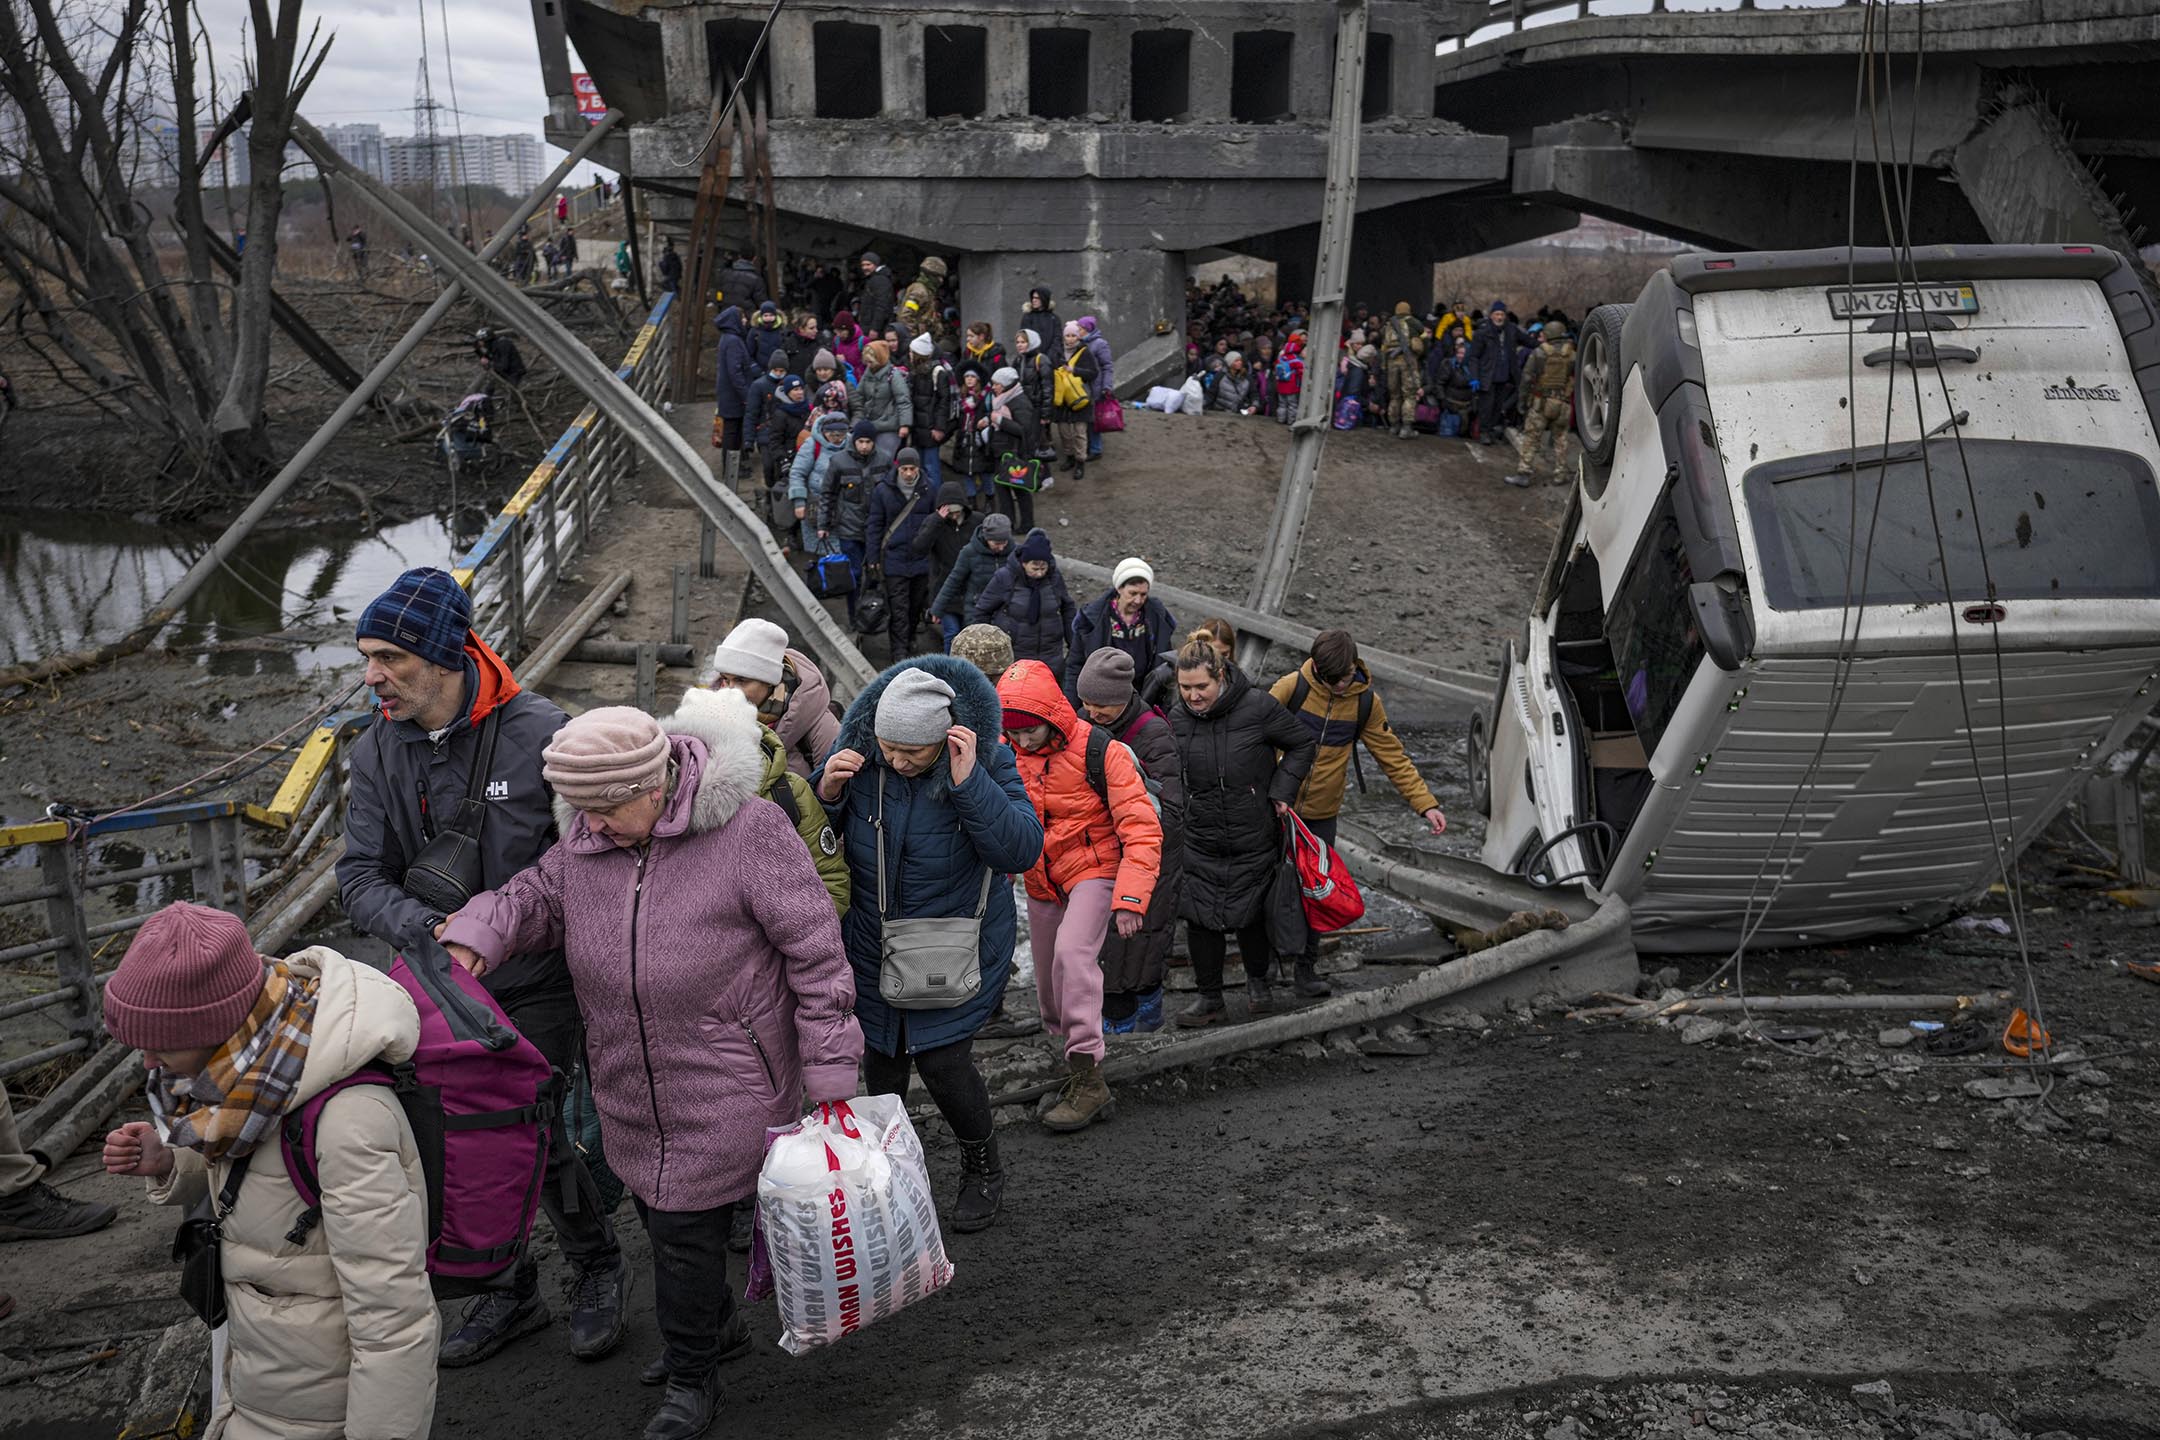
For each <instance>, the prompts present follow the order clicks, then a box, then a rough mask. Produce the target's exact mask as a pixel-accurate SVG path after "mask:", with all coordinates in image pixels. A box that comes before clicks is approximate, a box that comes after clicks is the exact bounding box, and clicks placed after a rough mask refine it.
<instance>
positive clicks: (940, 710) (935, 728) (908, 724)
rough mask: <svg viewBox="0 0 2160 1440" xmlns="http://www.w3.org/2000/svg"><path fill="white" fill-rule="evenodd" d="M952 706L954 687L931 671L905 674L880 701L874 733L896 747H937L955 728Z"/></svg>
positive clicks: (907, 671)
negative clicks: (947, 733) (946, 733)
mask: <svg viewBox="0 0 2160 1440" xmlns="http://www.w3.org/2000/svg"><path fill="white" fill-rule="evenodd" d="M952 702H953V688H952V686H950V685H948V684H946V683H945V682H944V681H943V680H940V679H938V677H937V676H935V675H933V674H931V673H930V672H929V671H928V670H924V669H920V668H914V669H908V670H903V671H901V672H900V673H899V674H898V675H895V676H893V678H892V680H891V681H890V682H889V683H887V685H886V686H885V693H884V694H883V695H880V696H879V697H878V704H877V718H876V719H875V720H874V721H873V722H872V724H871V729H872V730H873V731H874V732H875V733H876V735H877V738H878V739H880V740H889V741H891V742H892V743H893V744H895V745H935V744H937V743H939V742H940V741H942V740H943V739H944V738H945V732H946V731H947V730H949V729H951V728H952V723H953V713H952Z"/></svg>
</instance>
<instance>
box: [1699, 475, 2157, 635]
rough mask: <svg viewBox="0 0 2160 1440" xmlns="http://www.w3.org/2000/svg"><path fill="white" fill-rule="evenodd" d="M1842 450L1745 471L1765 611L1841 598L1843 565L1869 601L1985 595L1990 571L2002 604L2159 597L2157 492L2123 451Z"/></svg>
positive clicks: (1859, 598)
mask: <svg viewBox="0 0 2160 1440" xmlns="http://www.w3.org/2000/svg"><path fill="white" fill-rule="evenodd" d="M1851 459H1852V457H1851V456H1850V454H1849V453H1848V452H1846V451H1842V450H1841V451H1835V452H1832V453H1829V454H1822V455H1807V456H1801V457H1799V458H1797V459H1790V460H1776V461H1772V462H1770V463H1768V464H1765V465H1758V466H1756V467H1755V468H1754V469H1752V470H1750V471H1748V472H1747V475H1746V476H1745V478H1744V479H1743V480H1742V481H1741V489H1742V492H1743V493H1744V494H1745V496H1746V499H1747V505H1748V513H1749V516H1750V518H1751V521H1752V523H1753V525H1754V527H1755V542H1756V548H1757V550H1758V551H1760V553H1761V559H1762V567H1763V580H1764V584H1765V588H1766V589H1767V590H1768V591H1769V595H1768V597H1767V598H1768V600H1769V604H1770V607H1771V608H1772V609H1775V610H1813V609H1821V608H1826V607H1835V606H1838V605H1841V604H1843V603H1844V601H1845V599H1846V594H1847V585H1848V565H1849V566H1850V587H1851V595H1852V599H1853V600H1854V601H1855V602H1865V603H1867V604H1870V605H1885V604H1893V605H1894V604H1899V603H1906V604H1912V603H1919V602H1925V601H1939V600H1941V599H1942V598H1943V595H1944V591H1945V589H1946V588H1947V589H1948V592H1949V594H1950V597H1951V598H1952V599H1953V600H1978V599H1985V598H1986V597H1987V593H1988V590H1987V579H1988V577H1989V576H1992V577H1993V579H1994V582H1995V593H1996V595H1997V596H1998V597H2000V598H2002V599H2005V600H2033V599H2061V600H2098V599H2119V598H2131V597H2144V596H2160V491H2156V490H2155V486H2154V479H2153V471H2152V467H2151V466H2150V465H2148V464H2146V463H2145V461H2144V460H2143V459H2141V458H2139V457H2138V456H2136V455H2133V454H2131V453H2129V452H2128V451H2124V450H2103V449H2099V448H2097V447H2093V446H2085V445H2050V444H2041V443H2037V442H2030V441H2021V440H1967V441H1965V442H1964V445H1963V454H1962V457H1961V455H1960V447H1959V445H1958V443H1957V441H1956V439H1955V438H1954V437H1950V436H1944V437H1941V438H1939V439H1936V440H1931V441H1929V442H1928V443H1927V446H1926V452H1925V454H1924V455H1923V454H1922V449H1921V446H1920V445H1918V444H1913V443H1908V444H1905V445H1893V446H1891V447H1890V448H1889V449H1888V450H1887V451H1884V450H1882V449H1880V448H1877V449H1874V450H1863V451H1861V452H1860V456H1859V466H1858V469H1857V470H1856V469H1855V468H1854V467H1853V465H1852V464H1851ZM1968 473H1969V474H1970V477H1971V484H1970V486H1969V487H1968V485H1967V475H1968ZM1931 480H1932V489H1933V508H1932V514H1931V512H1930V504H1929V499H1930V482H1931ZM1976 514H1977V516H1978V521H1977V523H1976V522H1975V519H1974V517H1975V515H1976ZM1871 527H1872V536H1873V538H1872V541H1871V540H1870V529H1871ZM1938 527H1939V528H1940V532H1941V542H1940V545H1939V546H1938V543H1937V538H1936V537H1937V530H1938ZM1983 550H1984V553H1985V556H1986V567H1985V569H1984V570H1983V567H1982V564H1981V559H1982V554H1983ZM1946 560H1947V562H1948V567H1949V573H1948V582H1949V583H1948V586H1947V587H1946V586H1945V584H1944V579H1945V576H1944V564H1945V561H1946Z"/></svg>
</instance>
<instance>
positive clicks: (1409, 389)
mask: <svg viewBox="0 0 2160 1440" xmlns="http://www.w3.org/2000/svg"><path fill="white" fill-rule="evenodd" d="M1185 313H1186V316H1187V321H1186V327H1185V335H1186V340H1185V366H1186V373H1187V375H1188V376H1189V377H1190V378H1192V379H1196V380H1198V382H1199V386H1200V394H1201V396H1202V403H1203V404H1204V405H1205V407H1206V408H1207V409H1208V410H1210V411H1218V412H1221V413H1225V414H1231V415H1256V416H1262V417H1265V418H1267V419H1271V420H1276V421H1280V422H1281V423H1283V424H1286V425H1287V424H1288V423H1290V421H1291V420H1292V419H1294V418H1295V417H1296V415H1297V412H1298V408H1299V405H1300V403H1301V401H1302V399H1303V396H1304V393H1305V392H1306V391H1307V390H1309V389H1313V388H1316V387H1318V386H1320V385H1322V384H1323V383H1328V382H1327V381H1326V377H1329V376H1332V382H1331V384H1330V388H1329V389H1328V390H1327V391H1326V397H1327V403H1326V408H1325V410H1324V412H1323V413H1324V414H1325V416H1326V418H1327V422H1328V423H1329V424H1331V425H1333V426H1334V427H1335V428H1336V429H1338V430H1355V429H1359V428H1361V427H1366V426H1371V427H1376V428H1381V429H1385V430H1387V431H1388V432H1389V433H1391V434H1393V435H1395V436H1398V437H1400V438H1402V439H1406V440H1407V439H1409V438H1411V437H1412V436H1414V435H1417V434H1421V433H1422V434H1428V435H1438V436H1441V437H1445V438H1457V439H1461V440H1463V441H1465V442H1466V443H1469V444H1477V445H1499V444H1503V443H1505V442H1506V439H1507V434H1508V432H1509V431H1510V430H1514V431H1517V432H1518V439H1517V441H1516V449H1517V468H1516V470H1515V472H1514V473H1512V474H1510V475H1509V476H1507V481H1508V483H1509V484H1511V485H1517V486H1525V485H1529V484H1532V483H1534V482H1535V479H1536V476H1537V474H1538V472H1539V470H1541V469H1544V468H1547V466H1548V464H1549V466H1550V469H1551V472H1552V478H1553V481H1554V483H1556V484H1557V483H1560V481H1561V479H1562V476H1561V453H1562V451H1563V450H1564V449H1565V439H1566V434H1567V423H1568V421H1569V419H1570V417H1571V416H1572V414H1573V407H1574V401H1575V345H1574V340H1573V338H1572V336H1573V321H1571V320H1570V319H1569V317H1568V316H1567V314H1566V312H1564V311H1560V310H1555V309H1553V308H1551V307H1549V306H1548V307H1541V308H1540V309H1539V310H1538V311H1537V313H1536V315H1535V316H1534V317H1533V318H1532V319H1530V320H1528V321H1525V320H1523V319H1522V318H1521V317H1520V316H1519V315H1517V314H1516V313H1515V311H1513V310H1512V309H1510V308H1509V306H1508V304H1507V302H1506V301H1505V300H1495V301H1493V302H1492V303H1491V304H1490V305H1488V306H1486V307H1485V309H1484V310H1483V311H1482V312H1480V311H1478V310H1476V309H1475V307H1473V306H1472V305H1471V304H1470V303H1469V302H1468V301H1467V300H1461V299H1457V300H1454V301H1451V302H1449V303H1448V304H1445V305H1435V306H1433V307H1432V308H1431V309H1429V310H1427V311H1426V312H1425V313H1424V314H1423V315H1418V314H1416V313H1415V310H1414V307H1413V306H1412V305H1411V304H1410V302H1409V301H1407V300H1398V301H1396V302H1395V304H1394V305H1393V307H1392V308H1391V309H1388V310H1385V311H1380V310H1374V309H1373V308H1371V307H1370V306H1367V305H1353V306H1351V307H1350V309H1349V312H1348V314H1347V315H1346V316H1345V319H1344V324H1343V333H1342V339H1341V340H1340V342H1339V343H1338V346H1337V351H1336V354H1335V356H1334V357H1333V359H1332V361H1331V362H1327V361H1323V360H1322V359H1321V357H1317V356H1314V355H1311V354H1309V353H1308V347H1307V339H1308V332H1307V324H1308V319H1309V313H1310V312H1309V307H1306V306H1304V305H1300V304H1298V303H1296V302H1288V303H1285V304H1281V305H1277V306H1273V307H1268V308H1262V307H1260V306H1258V305H1255V304H1253V303H1252V302H1251V301H1249V300H1247V298H1246V296H1245V294H1244V292H1243V291H1242V290H1241V289H1239V288H1238V286H1237V285H1236V284H1235V283H1233V282H1232V281H1231V280H1229V279H1228V278H1224V279H1223V280H1220V281H1218V282H1217V283H1216V284H1215V285H1214V286H1213V287H1211V288H1208V289H1202V288H1201V287H1199V286H1197V285H1194V286H1190V287H1188V288H1187V291H1186V296H1185Z"/></svg>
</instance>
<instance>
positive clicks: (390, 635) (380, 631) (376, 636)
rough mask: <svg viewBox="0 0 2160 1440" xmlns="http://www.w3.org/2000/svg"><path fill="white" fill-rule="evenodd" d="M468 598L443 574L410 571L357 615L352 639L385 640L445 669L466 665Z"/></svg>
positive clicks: (458, 586)
mask: <svg viewBox="0 0 2160 1440" xmlns="http://www.w3.org/2000/svg"><path fill="white" fill-rule="evenodd" d="M471 633H472V598H471V597H470V596H468V595H467V594H466V593H465V590H464V587H462V586H460V585H459V584H458V583H457V581H456V580H454V579H452V578H451V576H450V573H449V572H448V571H447V570H432V569H421V570H408V571H406V572H405V573H404V574H402V575H400V576H398V578H397V579H396V580H393V581H392V582H391V583H390V588H389V589H387V590H385V591H383V593H382V594H380V595H378V596H376V597H375V598H374V599H373V600H370V601H369V602H368V607H367V609H365V610H363V611H361V612H360V624H359V625H358V626H357V627H356V629H355V632H354V635H353V638H354V639H356V640H387V641H389V642H390V643H391V644H392V645H395V646H397V647H398V648H399V649H401V650H406V651H410V652H411V653H412V654H414V655H417V656H419V657H420V658H421V659H422V660H425V661H427V662H428V663H429V664H430V665H440V666H441V667H442V668H443V669H445V670H461V669H463V668H464V666H465V637H466V636H468V635H470V634H471Z"/></svg>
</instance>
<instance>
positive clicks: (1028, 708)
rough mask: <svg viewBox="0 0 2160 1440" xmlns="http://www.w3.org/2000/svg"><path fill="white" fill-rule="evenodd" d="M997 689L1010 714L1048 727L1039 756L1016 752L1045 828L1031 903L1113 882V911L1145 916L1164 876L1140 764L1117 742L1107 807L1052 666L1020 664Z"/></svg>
mask: <svg viewBox="0 0 2160 1440" xmlns="http://www.w3.org/2000/svg"><path fill="white" fill-rule="evenodd" d="M997 688H998V700H999V701H1000V702H1001V703H1002V704H1003V705H1004V707H1005V708H1006V709H1007V710H1021V711H1025V712H1026V713H1028V714H1030V715H1038V716H1041V717H1042V718H1043V719H1044V720H1046V721H1048V722H1049V723H1050V730H1051V736H1050V743H1049V744H1048V745H1046V746H1044V747H1043V748H1042V749H1040V750H1033V751H1030V750H1022V749H1020V748H1019V747H1018V746H1014V747H1013V758H1014V761H1015V762H1016V763H1017V764H1018V766H1019V769H1020V779H1021V782H1022V783H1023V784H1025V785H1026V786H1027V793H1028V799H1030V800H1032V801H1034V802H1035V813H1036V814H1037V815H1038V816H1040V817H1041V819H1042V827H1043V848H1042V858H1041V859H1040V860H1038V861H1036V862H1035V867H1034V868H1033V869H1032V870H1030V871H1028V873H1027V891H1028V894H1029V896H1030V897H1032V898H1034V899H1036V900H1048V901H1053V902H1055V903H1058V904H1063V903H1064V901H1065V897H1066V895H1067V894H1069V893H1070V892H1071V890H1072V888H1073V886H1075V885H1078V884H1079V883H1080V882H1081V881H1083V880H1111V881H1113V882H1114V884H1113V885H1112V887H1111V896H1110V905H1111V908H1112V909H1113V910H1130V911H1132V912H1133V913H1134V914H1135V915H1145V914H1146V913H1147V907H1148V897H1149V896H1151V895H1153V894H1154V893H1155V877H1156V875H1157V874H1158V873H1160V871H1161V869H1162V822H1161V820H1159V819H1158V818H1156V814H1155V804H1154V802H1153V801H1152V800H1150V799H1149V798H1148V792H1147V785H1146V782H1145V781H1143V780H1142V779H1141V776H1140V762H1139V761H1138V760H1136V759H1134V758H1133V753H1132V751H1130V750H1128V749H1126V748H1125V747H1124V746H1123V745H1120V744H1114V743H1113V744H1112V745H1111V746H1110V748H1109V750H1108V751H1106V752H1105V753H1104V755H1103V775H1104V778H1105V779H1106V780H1107V782H1108V789H1109V791H1110V803H1109V804H1108V805H1107V806H1106V805H1104V804H1103V797H1102V796H1100V795H1098V794H1097V793H1096V792H1095V787H1094V786H1092V785H1090V784H1089V783H1088V774H1087V741H1088V731H1089V730H1090V729H1091V728H1092V727H1090V726H1089V724H1088V723H1087V721H1085V720H1082V719H1081V718H1080V717H1079V716H1078V715H1077V714H1075V713H1074V711H1073V708H1072V703H1071V702H1070V701H1068V700H1067V699H1066V698H1065V692H1064V691H1063V690H1061V689H1059V688H1058V682H1057V676H1055V675H1054V674H1052V673H1051V671H1050V667H1049V666H1047V665H1045V664H1043V663H1042V662H1041V661H1039V660H1022V661H1020V662H1019V663H1018V664H1016V665H1014V666H1013V667H1012V668H1011V669H1010V670H1007V671H1006V672H1005V676H1004V678H1003V679H1001V680H999V681H998V687H997ZM1007 743H1008V744H1010V743H1011V742H1010V741H1008V742H1007Z"/></svg>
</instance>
